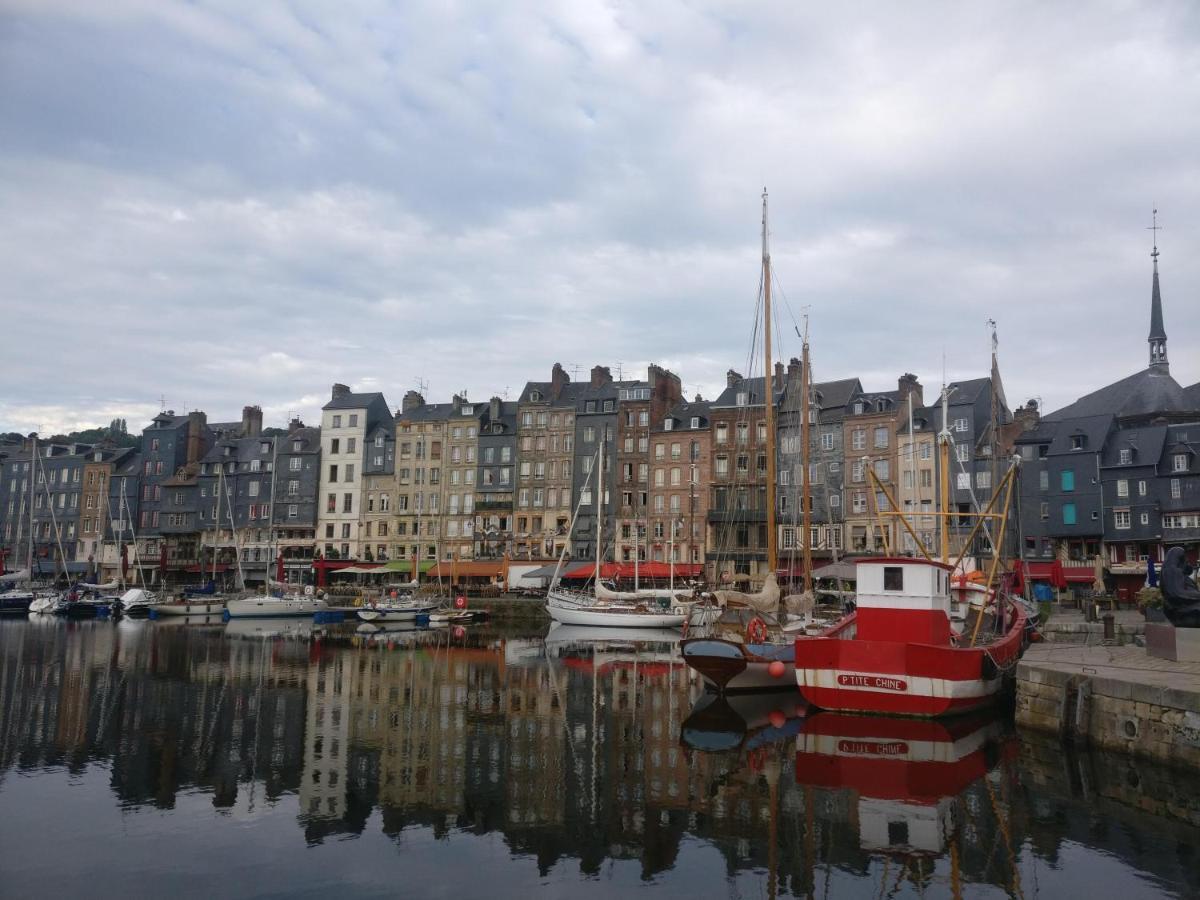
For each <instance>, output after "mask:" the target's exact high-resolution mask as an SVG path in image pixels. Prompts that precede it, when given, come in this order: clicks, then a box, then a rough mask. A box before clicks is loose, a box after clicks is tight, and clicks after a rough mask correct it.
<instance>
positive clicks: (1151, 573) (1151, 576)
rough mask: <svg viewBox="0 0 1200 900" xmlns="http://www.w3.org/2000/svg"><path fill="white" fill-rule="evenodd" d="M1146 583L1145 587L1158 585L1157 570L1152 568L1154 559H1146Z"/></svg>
mask: <svg viewBox="0 0 1200 900" xmlns="http://www.w3.org/2000/svg"><path fill="white" fill-rule="evenodd" d="M1146 585H1147V587H1152V588H1154V587H1158V572H1157V571H1155V569H1154V560H1153V559H1147V560H1146Z"/></svg>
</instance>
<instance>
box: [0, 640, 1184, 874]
mask: <svg viewBox="0 0 1200 900" xmlns="http://www.w3.org/2000/svg"><path fill="white" fill-rule="evenodd" d="M677 640H678V638H677V635H671V634H670V633H666V634H660V633H650V634H642V633H629V634H625V633H619V632H617V633H614V632H605V633H602V634H595V633H590V632H587V631H586V630H579V629H561V628H560V629H554V630H552V631H551V633H550V635H549V636H548V637H545V638H543V636H542V635H541V634H535V635H529V634H520V633H512V632H505V631H503V630H499V629H480V630H475V629H469V630H466V631H463V630H458V631H438V632H430V631H425V630H418V629H414V628H412V627H410V626H406V625H404V624H402V623H397V625H395V626H393V625H390V624H386V625H381V626H368V627H365V628H364V627H357V628H356V627H355V626H353V625H350V626H347V627H345V628H343V629H334V630H322V629H318V630H317V631H314V630H313V628H312V626H311V625H309V624H308V623H305V622H296V621H294V620H293V621H290V622H287V621H285V622H271V621H268V620H259V621H253V620H252V621H246V622H240V621H239V622H234V623H230V624H229V625H220V624H217V625H212V624H209V625H204V624H200V625H176V624H174V623H172V624H164V623H154V622H138V623H121V624H119V625H112V624H109V623H92V622H85V623H60V622H54V623H50V624H46V623H41V622H37V621H30V622H24V621H21V622H7V623H3V624H0V808H3V809H5V811H6V813H8V814H9V819H10V821H15V820H19V819H20V817H21V815H22V813H23V810H22V808H21V807H20V804H21V803H30V804H32V803H33V802H34V800H33V799H32V798H33V797H35V796H36V794H35V793H31V792H29V791H24V790H21V791H18V790H14V788H15V785H14V784H13V783H12V782H11V779H12V778H13V777H23V778H29V779H35V780H37V783H39V784H42V785H44V787H43V788H42V790H43V792H45V791H49V790H50V789H51V786H52V785H54V784H57V783H59V782H58V781H56V779H61V778H62V773H63V772H64V771H65V772H66V773H67V775H68V776H69V777H70V778H71V779H73V780H72V782H71V783H72V784H94V783H97V782H99V783H103V784H104V785H105V789H106V790H107V791H108V792H109V794H110V796H111V797H112V798H113V801H112V802H113V803H115V804H116V805H118V806H120V808H122V809H126V810H131V811H132V810H140V809H153V810H160V811H166V812H167V813H169V815H171V816H175V817H176V818H174V819H170V820H169V821H170V822H171V823H172V827H173V828H175V829H177V830H178V831H180V833H182V834H183V835H186V836H187V838H188V841H190V843H185V846H183V847H181V848H179V849H178V850H177V851H175V852H178V853H179V854H181V855H182V854H185V853H188V852H197V851H200V850H202V849H203V847H204V846H206V845H207V844H208V843H212V842H215V841H216V840H218V836H217V835H218V834H225V833H228V832H229V829H233V828H234V827H235V825H234V823H233V822H228V823H222V822H220V821H219V820H218V821H216V823H215V824H213V823H205V822H200V821H197V820H195V818H194V816H193V818H191V819H188V820H186V821H185V820H183V819H180V818H178V817H179V816H180V815H181V813H180V812H170V811H172V810H174V809H175V808H176V806H177V805H178V804H180V802H181V798H182V797H183V796H184V795H191V794H194V793H196V792H200V793H201V794H202V795H203V796H204V797H205V798H206V799H207V802H208V803H209V804H210V805H211V807H212V809H213V810H214V811H215V812H216V813H218V814H229V813H232V812H234V811H236V816H235V817H234V818H235V820H236V821H243V822H244V821H247V820H250V819H252V818H253V815H254V814H255V812H256V811H259V812H261V811H271V812H272V813H276V814H278V813H283V814H284V817H285V819H284V821H286V822H287V823H290V824H281V823H280V822H281V820H280V819H279V817H278V815H274V816H272V817H268V818H266V819H264V820H263V823H264V824H262V825H261V826H260V830H259V831H251V832H247V833H245V835H244V836H243V839H244V840H249V839H250V838H251V837H253V839H254V840H256V841H259V842H262V843H263V845H264V846H265V845H266V844H268V843H269V844H270V846H271V847H272V850H271V855H270V857H269V859H265V860H262V862H263V863H264V864H266V865H268V866H269V867H270V868H271V870H272V872H277V873H279V874H278V877H279V878H280V879H281V881H280V883H279V885H277V886H282V887H283V888H284V889H287V886H288V884H289V882H288V880H287V879H288V877H289V876H288V875H287V874H286V873H287V870H288V868H289V867H291V866H302V865H303V864H304V859H305V854H309V855H311V854H312V853H318V852H320V848H324V847H327V846H331V844H332V843H333V842H334V840H335V839H338V838H347V837H350V838H354V839H355V840H357V841H364V842H369V841H373V840H376V839H380V840H384V841H387V842H390V843H391V844H392V845H393V850H392V851H391V853H390V854H388V855H385V856H380V855H379V854H378V853H377V852H374V853H373V855H372V856H371V860H372V862H371V865H372V866H373V867H375V868H376V869H379V871H381V872H383V871H386V870H387V867H388V866H391V865H406V864H407V865H410V866H411V865H412V864H413V863H414V861H415V858H414V857H413V855H412V854H413V853H414V852H415V851H414V850H413V847H414V846H415V843H414V842H418V843H419V842H423V841H425V840H426V839H430V840H443V839H445V840H449V841H450V842H451V843H452V844H454V846H456V847H457V848H459V851H460V852H464V853H468V852H474V851H472V850H471V847H473V846H474V845H471V844H470V843H467V842H468V841H469V840H470V839H471V838H479V839H486V838H489V837H492V836H498V837H500V838H502V840H503V846H504V848H505V852H504V854H503V855H502V858H503V859H507V860H509V862H508V863H507V864H506V865H505V866H501V865H500V863H499V862H498V861H497V860H498V857H496V855H495V853H494V852H488V853H483V852H482V851H480V852H479V855H477V856H470V857H464V859H463V864H461V865H460V866H458V867H456V869H455V870H454V871H451V872H446V873H443V874H442V875H441V876H440V877H441V878H443V879H444V880H445V881H446V882H447V883H448V884H449V883H454V881H455V879H464V880H465V879H468V878H475V879H478V878H480V877H486V878H487V879H488V883H489V884H492V885H494V889H493V890H492V893H494V894H495V895H498V896H499V895H505V894H510V893H511V894H517V893H520V892H521V890H520V889H519V888H520V885H521V884H523V883H524V882H522V881H521V878H523V877H524V876H521V875H519V873H520V872H521V871H523V870H525V869H527V868H528V867H530V866H532V867H533V868H534V869H535V870H536V873H537V876H538V877H539V878H541V879H542V880H543V881H545V880H549V881H564V880H568V881H574V882H577V883H578V884H579V885H581V886H583V885H584V884H585V883H584V882H579V881H578V879H579V878H580V876H583V877H585V878H599V879H601V881H603V880H604V879H605V878H611V877H613V872H614V871H615V870H614V869H613V868H612V867H613V866H622V865H630V866H632V867H634V871H635V872H636V874H637V876H638V877H640V879H642V880H643V881H644V882H646V883H647V884H648V886H651V887H657V886H663V887H671V888H673V889H674V890H675V891H679V890H682V889H684V888H687V889H688V890H693V891H696V892H698V893H700V894H707V893H711V892H712V890H713V887H714V885H713V883H712V880H711V879H712V878H713V877H714V876H715V877H717V878H720V877H724V879H725V880H726V881H727V882H729V884H728V885H727V886H726V887H723V888H722V889H721V891H720V892H721V893H726V892H734V893H743V894H745V893H747V892H750V893H753V894H755V895H796V896H801V895H803V896H815V895H816V894H818V893H820V894H821V895H822V896H835V895H839V892H847V893H849V892H851V891H853V892H854V893H857V894H862V893H865V892H867V891H871V892H872V893H873V894H876V895H879V894H883V895H895V894H897V893H899V894H901V895H903V894H917V893H922V894H928V895H933V896H938V895H941V896H953V895H957V894H972V893H977V892H978V891H979V890H981V889H982V888H983V886H987V890H989V891H991V892H993V893H1003V894H1008V895H1010V896H1026V895H1029V894H1033V893H1041V894H1043V895H1047V896H1055V895H1062V896H1068V895H1076V894H1077V893H1079V892H1081V891H1082V890H1083V889H1086V887H1087V885H1089V884H1091V885H1092V886H1093V889H1095V890H1097V891H1100V892H1102V893H1105V894H1107V893H1110V892H1111V891H1110V890H1108V888H1112V887H1113V886H1114V885H1123V886H1124V887H1125V889H1126V892H1127V893H1130V895H1131V896H1133V895H1145V894H1157V895H1163V896H1171V895H1184V894H1187V893H1188V892H1189V891H1192V890H1194V886H1195V882H1194V881H1193V880H1192V879H1194V877H1195V876H1194V873H1195V871H1197V863H1198V862H1200V860H1197V858H1196V848H1197V847H1198V846H1200V841H1198V838H1200V800H1198V799H1197V798H1200V790H1197V787H1198V785H1197V782H1196V779H1194V778H1189V777H1187V776H1184V775H1180V774H1178V773H1166V772H1164V771H1163V770H1161V769H1156V768H1153V767H1147V766H1145V765H1144V764H1142V763H1136V762H1132V761H1129V760H1121V759H1118V758H1114V757H1092V756H1088V755H1083V756H1076V755H1071V754H1065V753H1063V752H1062V750H1061V748H1059V747H1058V746H1057V745H1044V744H1042V743H1039V742H1036V741H1031V740H1029V739H1024V740H1022V739H1019V738H1018V737H1017V736H1016V735H1014V734H1013V733H1012V732H1011V730H1010V729H1009V728H1008V727H1007V725H1006V724H1005V723H1004V722H1003V721H1002V720H997V719H988V718H972V719H964V720H957V721H955V722H953V723H950V724H945V725H944V724H938V723H924V722H911V721H902V722H894V721H889V720H886V719H878V718H864V717H853V716H837V715H832V714H829V713H819V714H814V715H808V716H805V715H804V713H805V710H804V708H803V705H802V704H801V703H800V701H799V698H798V696H797V695H795V694H792V693H790V692H785V693H782V694H775V695H769V694H768V695H748V696H741V697H732V698H729V699H721V698H716V697H713V696H711V695H707V694H704V693H703V690H702V688H701V686H700V685H699V684H698V683H697V681H696V680H695V679H694V677H693V676H692V674H691V673H690V672H689V670H688V669H686V668H685V667H684V666H683V665H682V663H681V661H680V658H679V653H678V643H677ZM58 796H60V797H61V796H62V795H58ZM66 796H67V799H66V800H60V802H63V803H66V804H67V805H66V806H64V807H63V808H62V809H61V810H60V811H59V812H58V815H60V816H63V817H66V816H72V815H84V813H83V812H81V811H80V810H81V807H80V808H76V807H72V806H71V805H70V795H69V794H68V795H66ZM32 808H33V807H32V806H31V807H30V809H32ZM10 810H11V812H10ZM80 827H83V828H86V823H84V824H83V825H81V826H80ZM0 828H3V826H2V825H0ZM220 829H225V832H220V831H219V830H220ZM266 829H270V831H271V833H270V835H269V836H268V835H267V834H265V830H266ZM289 832H290V834H289ZM291 835H294V837H292V836H291ZM252 843H253V842H252ZM340 846H344V845H340ZM489 846H490V845H489ZM306 848H308V849H307V850H306ZM5 852H6V851H4V850H0V857H3V854H5ZM157 852H160V853H163V854H166V859H167V863H164V865H166V864H168V863H172V862H173V861H172V859H171V856H170V854H171V853H172V852H173V851H172V849H171V848H170V847H163V848H160V850H159V851H157ZM343 855H344V851H343ZM322 859H325V858H324V857H322ZM568 861H569V863H570V865H569V866H566V867H564V865H563V863H564V862H568ZM3 863H4V866H5V869H6V871H12V872H14V873H15V874H16V875H18V876H19V875H20V874H21V866H22V865H23V864H24V863H22V861H21V860H20V859H15V858H11V857H8V858H3ZM325 864H327V865H328V864H331V863H330V862H329V861H328V860H327V859H326V860H325ZM714 864H715V868H714ZM29 865H32V863H29ZM56 865H57V866H59V867H60V868H63V871H64V873H69V871H70V866H71V861H70V860H69V859H64V860H59V861H57V862H56ZM64 867H65V868H64ZM140 875H141V877H148V876H147V875H146V873H140ZM64 877H66V875H65V874H64ZM77 877H78V878H79V879H80V880H82V879H83V878H85V877H87V875H86V872H83V871H80V872H79V873H77ZM294 877H299V876H294ZM1089 879H1090V881H1089ZM443 886H445V885H443ZM726 888H728V890H727V889H726ZM250 892H251V893H252V892H253V891H250Z"/></svg>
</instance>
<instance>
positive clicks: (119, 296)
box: [0, 2, 1200, 429]
mask: <svg viewBox="0 0 1200 900" xmlns="http://www.w3.org/2000/svg"><path fill="white" fill-rule="evenodd" d="M7 8H8V11H7V12H6V13H5V14H4V15H5V16H7V18H8V20H9V21H10V23H14V24H17V23H19V24H20V25H21V26H22V27H20V28H6V29H3V30H0V34H2V35H3V36H2V37H0V42H2V43H0V60H2V61H0V115H3V116H4V119H5V121H6V122H7V123H9V126H10V127H8V128H6V129H5V133H4V135H3V136H2V137H0V204H2V205H3V208H4V209H6V210H16V211H19V213H18V214H15V215H12V214H10V215H7V216H5V217H3V218H0V265H2V266H3V267H4V271H5V279H4V283H3V284H2V285H0V314H2V316H3V321H4V322H5V330H6V341H5V348H6V350H5V368H6V378H5V387H6V391H7V393H8V396H9V397H10V398H11V399H10V403H9V405H8V406H7V407H4V408H0V428H4V427H13V428H16V427H20V428H22V429H25V428H27V427H30V428H32V427H36V423H37V422H38V421H39V420H40V418H44V417H46V416H47V415H48V414H47V412H46V411H47V410H57V412H54V413H53V416H54V417H57V418H56V419H55V420H56V421H67V420H78V421H85V420H86V421H93V420H95V421H99V422H101V423H103V422H105V421H107V419H106V418H105V417H104V416H101V415H100V414H99V413H96V412H94V411H93V408H94V409H101V408H102V409H105V410H109V409H110V408H111V406H110V404H111V402H112V398H115V397H122V398H129V402H130V409H131V410H132V409H135V408H136V409H137V410H138V411H139V412H138V414H139V415H140V414H142V411H143V410H150V411H151V413H152V412H153V411H156V410H157V403H158V398H159V396H160V395H161V394H165V395H167V397H168V402H169V404H171V403H173V404H175V405H176V406H178V407H182V406H183V405H184V403H183V401H184V400H186V401H187V404H188V405H190V406H198V407H202V408H205V409H207V410H209V411H210V415H212V416H213V417H214V418H220V417H221V416H220V415H218V414H217V412H216V411H219V410H237V409H240V408H241V406H242V405H243V404H245V403H259V404H261V405H262V406H263V407H264V410H266V411H267V413H268V415H272V414H279V415H281V416H282V415H283V414H286V413H287V412H297V413H300V414H302V415H304V416H305V417H306V418H310V419H312V418H314V417H315V416H316V414H317V410H318V409H319V406H320V404H321V403H322V402H324V398H325V397H327V396H328V389H329V383H330V382H332V381H335V380H336V381H342V382H345V383H350V384H356V385H359V384H370V385H373V386H375V387H377V388H378V389H381V390H383V391H384V392H385V393H386V395H387V396H388V399H389V401H390V402H391V403H392V404H393V405H398V404H399V402H400V399H401V397H402V395H403V392H404V391H405V390H406V389H409V388H411V387H412V386H413V385H414V384H415V383H416V380H417V379H424V380H427V381H428V382H429V383H430V399H445V398H447V397H448V396H449V394H450V393H451V392H453V391H456V390H459V389H461V388H464V387H466V388H467V389H469V391H470V396H472V397H473V398H483V397H485V396H487V395H489V394H491V393H502V392H503V390H504V387H505V386H506V385H507V386H508V387H509V391H510V394H511V395H513V396H515V394H516V391H517V390H518V389H519V387H520V385H521V384H522V383H523V382H524V381H525V380H529V379H545V378H547V377H548V376H549V371H550V367H551V365H552V364H553V363H554V362H555V361H556V360H558V361H562V362H563V363H564V364H565V365H568V367H569V368H570V367H573V366H578V367H580V369H581V370H582V371H586V370H587V369H589V368H590V367H591V366H592V365H594V364H597V363H601V364H607V365H610V366H611V367H613V368H614V371H615V369H616V365H617V363H618V361H620V363H621V365H622V366H623V367H624V368H625V369H626V371H629V369H630V368H631V367H633V366H634V365H635V363H633V362H631V361H634V360H636V361H639V362H637V363H636V365H637V366H639V367H643V368H644V365H645V362H646V361H651V360H659V361H666V360H670V361H671V362H672V364H675V365H678V366H679V368H680V374H681V376H682V377H683V380H684V382H685V384H687V385H689V392H694V390H702V391H703V392H704V393H705V394H706V395H711V394H712V393H714V392H715V391H716V390H718V389H719V388H720V386H721V385H722V384H723V383H724V372H725V370H726V369H728V368H731V367H732V368H737V369H739V370H744V369H745V368H746V363H747V357H748V356H749V346H750V335H749V332H750V326H751V322H752V319H753V312H754V302H755V298H754V294H755V289H756V287H757V283H758V248H757V240H758V235H757V232H758V193H759V191H760V190H761V186H762V185H763V184H767V185H768V186H769V187H770V188H771V193H772V252H773V259H774V262H775V265H776V269H777V272H778V278H779V284H780V286H781V287H782V291H781V293H780V295H779V296H780V299H781V300H784V299H786V302H787V306H785V307H784V308H783V309H781V310H780V313H779V319H780V324H781V329H780V331H781V333H780V334H779V335H778V338H779V342H780V345H781V349H780V355H782V356H784V357H786V356H789V355H792V354H795V353H797V352H798V346H797V342H796V340H795V337H794V334H793V333H792V328H791V324H792V322H793V319H799V317H800V316H801V315H802V314H803V312H804V311H805V310H807V312H808V314H809V315H810V317H811V319H810V321H811V326H812V331H813V346H814V355H815V359H816V362H817V372H816V374H817V377H818V378H821V379H826V378H837V377H845V376H849V375H854V374H858V375H861V376H862V377H863V378H864V381H866V382H867V384H868V387H874V388H880V389H882V388H885V387H888V386H890V385H891V384H892V383H893V382H894V380H895V377H896V375H898V374H900V373H901V372H904V371H914V372H917V373H918V374H920V375H921V376H922V379H923V381H924V383H925V384H926V385H927V386H928V385H935V384H936V383H937V382H938V381H939V380H940V377H941V369H942V355H943V352H944V353H945V356H946V360H947V369H948V371H949V373H950V377H965V376H969V375H973V374H981V373H982V372H983V370H984V368H985V366H986V359H985V356H986V350H987V342H986V335H985V333H984V326H983V323H984V321H985V320H986V319H988V318H995V319H997V320H998V321H999V323H1000V328H1001V342H1002V343H1001V348H1002V362H1003V366H1004V375H1005V380H1006V386H1007V388H1008V393H1009V396H1010V399H1011V400H1013V401H1014V402H1016V401H1018V400H1021V399H1024V397H1026V396H1034V395H1037V396H1041V397H1043V399H1044V401H1045V402H1046V404H1047V405H1048V406H1049V407H1054V406H1058V405H1062V404H1063V403H1065V402H1067V401H1069V400H1070V399H1072V398H1073V396H1074V395H1076V394H1078V393H1080V392H1082V391H1086V390H1088V389H1090V388H1092V387H1095V386H1098V385H1099V384H1102V383H1106V382H1107V381H1110V380H1113V379H1115V378H1117V377H1120V376H1122V375H1125V374H1128V373H1129V372H1131V371H1133V370H1134V369H1136V368H1138V367H1139V366H1141V365H1142V364H1143V362H1144V359H1145V349H1144V343H1143V342H1142V340H1143V339H1142V334H1143V333H1144V331H1145V330H1146V328H1147V326H1148V322H1147V321H1146V319H1147V315H1148V309H1147V306H1148V295H1149V281H1150V275H1149V260H1148V258H1147V257H1146V251H1147V249H1148V247H1147V242H1146V233H1145V231H1144V230H1143V227H1144V225H1145V224H1146V222H1145V221H1144V220H1145V219H1146V218H1147V216H1148V210H1149V206H1150V204H1151V203H1153V202H1157V203H1158V204H1159V205H1160V207H1161V208H1162V210H1163V221H1164V224H1165V225H1166V226H1167V230H1166V231H1164V232H1163V235H1162V239H1161V241H1160V243H1161V245H1162V249H1163V253H1164V255H1163V258H1162V266H1163V289H1164V299H1165V301H1166V306H1167V309H1166V318H1167V327H1168V332H1169V334H1170V336H1171V348H1172V351H1173V352H1172V360H1173V372H1175V374H1176V376H1177V377H1178V378H1179V380H1180V381H1182V382H1184V383H1191V382H1194V381H1196V380H1198V379H1200V357H1197V355H1196V354H1194V353H1188V352H1186V348H1188V347H1191V346H1194V345H1195V344H1196V342H1197V339H1198V338H1200V332H1198V331H1197V329H1198V328H1200V326H1198V325H1197V323H1196V321H1195V318H1194V316H1192V315H1191V314H1190V306H1189V299H1188V298H1190V297H1191V296H1192V295H1193V294H1194V293H1195V286H1196V285H1197V284H1198V283H1200V261H1198V260H1196V259H1195V258H1194V254H1188V253H1186V252H1185V249H1184V248H1186V247H1190V246H1191V245H1192V244H1194V243H1195V240H1194V236H1195V235H1196V234H1197V233H1200V177H1198V175H1200V172H1198V168H1200V164H1198V163H1197V160H1196V158H1195V154H1194V152H1193V148H1194V147H1195V146H1197V145H1198V144H1200V118H1198V114H1197V110H1200V72H1198V71H1197V70H1196V68H1195V65H1194V62H1193V59H1194V56H1193V50H1192V48H1193V47H1194V46H1195V38H1196V32H1197V21H1196V18H1195V17H1194V14H1192V13H1191V11H1190V8H1189V6H1188V5H1186V4H1184V3H1175V4H1171V3H1168V4H1165V5H1155V6H1153V7H1142V6H1137V5H1114V6H1111V7H1108V8H1106V9H1104V10H1103V11H1093V12H1091V13H1090V14H1089V13H1081V12H1080V11H1078V10H1074V9H1064V8H1059V7H1053V6H1046V5H1043V4H1024V5H1019V6H1015V7H1014V6H1008V7H1004V8H990V9H984V8H978V7H969V6H968V7H963V6H959V5H936V6H928V7H924V8H922V9H920V10H917V11H915V12H914V11H913V10H910V9H904V10H899V9H896V8H894V7H892V6H890V5H880V6H875V7H866V8H863V9H862V10H860V12H859V13H858V14H857V15H854V16H846V15H842V14H840V13H834V12H833V11H831V10H826V9H823V8H819V7H802V6H786V7H778V8H770V9H760V8H757V7H751V6H745V7H740V8H731V7H728V6H727V5H725V4H710V5H708V6H707V7H706V6H704V5H698V6H697V5H690V4H688V5H685V4H682V3H666V4H659V5H654V6H646V5H643V4H620V3H581V2H564V3H561V4H557V5H554V6H545V5H543V4H535V3H532V2H531V3H514V4H494V3H482V2H481V3H479V4H475V5H471V6H467V5H445V4H429V5H425V6H422V5H419V4H418V5H406V6H404V7H402V8H400V9H399V10H397V9H395V8H393V7H391V6H388V5H384V4H367V5H366V6H362V7H357V8H356V9H357V14H356V15H355V14H351V13H348V12H347V11H346V10H344V9H341V8H339V9H338V10H336V11H335V10H333V9H332V8H330V7H325V6H322V5H315V6H311V7H297V8H296V9H291V10H289V9H287V8H284V7H273V6H254V5H251V6H246V5H245V4H229V3H226V4H207V5H201V6H192V5H179V4H159V3H123V4H115V5H114V4H109V5H102V6H96V5H95V4H79V3H58V4H44V3H36V4H29V3H22V4H18V3H10V4H8V6H7ZM297 10H299V11H297ZM145 73H153V74H154V78H146V77H145ZM1114 324H1116V325H1117V327H1113V325H1114ZM1176 348H1179V349H1178V350H1176ZM47 359H50V360H52V365H51V366H50V367H49V369H48V367H47ZM48 371H52V372H53V377H47V373H48ZM105 415H107V413H105ZM111 417H112V416H111V415H108V418H111ZM127 417H129V416H127ZM8 423H11V425H10V424H8ZM30 423H34V424H32V425H31V424H30ZM131 425H132V421H131Z"/></svg>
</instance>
